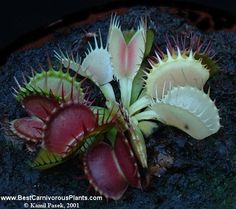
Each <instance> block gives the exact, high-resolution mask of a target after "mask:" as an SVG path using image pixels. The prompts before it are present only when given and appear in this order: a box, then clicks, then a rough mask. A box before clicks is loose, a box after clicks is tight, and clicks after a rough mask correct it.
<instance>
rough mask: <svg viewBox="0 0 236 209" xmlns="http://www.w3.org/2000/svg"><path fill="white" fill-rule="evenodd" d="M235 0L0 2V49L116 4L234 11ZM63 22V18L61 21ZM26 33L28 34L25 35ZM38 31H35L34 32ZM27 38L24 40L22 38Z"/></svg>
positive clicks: (230, 12)
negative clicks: (58, 23) (52, 26)
mask: <svg viewBox="0 0 236 209" xmlns="http://www.w3.org/2000/svg"><path fill="white" fill-rule="evenodd" d="M234 2H235V0H224V1H222V0H218V1H213V0H183V1H179V0H172V1H167V0H165V1H157V0H156V1H148V0H146V1H119V0H96V1H94V0H67V1H56V0H48V1H42V0H40V1H23V0H22V1H13V0H6V1H3V2H2V6H1V12H0V26H1V32H0V52H2V51H4V50H5V51H7V50H8V51H9V49H10V48H11V46H12V45H20V44H21V43H20V41H19V40H21V39H22V38H23V39H29V38H30V37H32V36H35V35H37V33H40V31H42V30H45V28H47V26H48V25H49V24H50V23H52V22H55V21H57V20H58V19H62V18H64V20H68V21H70V20H71V19H73V18H74V17H75V16H76V18H77V19H80V18H81V19H83V18H85V17H86V16H87V15H88V14H89V13H92V12H98V11H104V10H106V9H108V8H112V7H117V6H130V5H135V4H136V5H138V4H152V5H153V4H156V5H170V6H176V5H177V6H179V7H180V8H184V7H198V9H199V8H200V9H201V8H202V9H203V10H205V9H207V8H213V9H216V11H218V12H225V13H227V14H231V15H234V16H235V15H236V7H235V6H234ZM64 24H65V22H64ZM27 34H28V36H27ZM38 35H39V34H38ZM24 41H27V40H24Z"/></svg>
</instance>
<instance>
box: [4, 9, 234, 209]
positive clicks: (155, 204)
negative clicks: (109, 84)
mask: <svg viewBox="0 0 236 209" xmlns="http://www.w3.org/2000/svg"><path fill="white" fill-rule="evenodd" d="M144 15H147V16H148V20H149V26H150V27H151V28H152V30H154V31H155V44H156V45H158V46H159V47H160V48H162V49H165V35H166V34H169V35H177V34H184V33H189V32H194V33H196V34H198V35H201V36H203V37H204V38H206V39H207V40H211V41H212V47H213V49H214V50H215V51H216V54H217V55H216V57H215V59H216V60H219V61H218V64H219V67H220V70H219V73H218V74H217V75H215V76H214V77H213V78H211V79H210V80H209V82H208V83H207V85H209V86H210V87H211V97H212V98H213V99H214V98H215V99H216V106H217V107H218V108H219V109H220V116H221V118H222V119H221V123H222V125H223V126H224V127H223V128H221V129H220V131H219V132H218V133H217V134H215V135H213V136H211V137H209V138H207V139H205V140H203V141H196V140H194V139H192V138H191V137H189V136H187V135H186V134H184V133H182V132H181V131H179V130H177V129H175V128H172V127H166V126H164V125H161V124H160V126H159V128H158V129H157V131H156V132H155V133H154V134H153V135H152V136H151V137H150V138H149V139H147V140H146V142H147V147H148V161H149V163H150V164H151V163H153V162H155V161H156V158H157V155H158V153H159V152H160V150H161V149H163V150H165V151H168V153H169V154H170V155H171V156H173V158H174V164H173V166H172V167H171V168H169V169H168V171H167V172H166V173H165V174H163V175H162V176H161V177H155V178H154V179H153V181H152V184H151V186H150V188H149V189H148V190H147V191H141V190H136V189H132V188H129V189H128V191H127V192H126V193H125V195H124V197H123V198H122V199H121V200H119V201H117V202H115V201H108V203H107V201H105V200H104V201H81V202H80V208H86V209H93V208H96V209H98V208H100V209H108V208H109V209H128V208H132V209H139V208H142V209H186V208H188V209H218V208H219V209H234V208H236V206H235V205H236V196H235V194H236V186H235V185H236V177H235V174H236V155H235V153H236V129H235V127H236V88H235V87H236V48H235V46H236V34H235V33H230V32H211V33H207V34H205V33H203V32H201V31H199V30H198V29H197V28H195V27H193V26H190V25H188V24H187V23H186V21H185V20H184V19H181V18H176V17H174V16H172V15H170V14H168V13H166V12H163V11H161V10H160V9H158V8H146V7H136V8H132V9H130V10H129V11H128V12H127V14H124V15H122V16H121V23H122V28H124V29H129V28H131V27H134V26H135V25H137V23H138V20H139V19H138V18H137V17H139V16H144ZM109 21H110V16H107V17H104V19H102V20H98V21H97V22H96V24H95V23H91V24H88V25H84V27H83V29H82V28H78V27H76V26H74V27H70V33H68V34H64V33H62V32H58V31H57V32H55V34H54V35H55V40H54V41H52V42H49V43H45V45H43V46H42V47H41V48H35V49H28V50H25V51H21V52H15V53H12V55H11V56H10V57H9V59H8V61H7V63H6V64H5V65H4V66H2V67H1V70H0V83H1V86H0V111H1V114H0V117H1V121H2V120H3V117H4V115H3V113H5V114H6V117H7V118H6V119H7V120H12V119H15V118H19V117H23V116H25V115H26V113H25V112H24V111H23V109H22V108H21V106H20V104H19V103H18V102H17V101H16V99H15V98H14V97H13V96H12V94H11V87H12V86H14V87H16V84H15V82H14V76H15V77H16V78H17V79H18V80H19V81H20V82H22V76H21V73H22V72H23V73H24V74H29V73H30V66H31V67H33V68H35V69H40V68H39V65H42V66H43V67H44V68H46V67H47V56H49V57H51V59H52V64H53V66H54V67H57V66H58V65H59V63H58V61H57V60H56V59H55V58H54V57H53V50H57V49H58V45H59V46H60V48H61V49H62V50H66V49H72V47H71V46H72V43H74V42H75V41H76V40H80V39H81V38H82V37H83V35H84V30H85V31H89V32H97V31H98V28H100V29H101V33H102V36H103V39H104V41H105V39H106V37H107V31H108V28H109ZM78 43H80V41H79V42H78ZM86 47H87V45H86V44H85V43H84V42H81V44H80V45H79V46H78V48H79V49H80V51H79V53H80V54H81V55H82V56H83V53H84V50H85V49H86ZM92 96H93V97H94V98H96V97H98V96H99V97H100V96H101V93H99V94H98V93H97V91H92ZM199 131H200V130H199ZM32 157H33V153H29V152H28V151H27V149H26V147H25V144H24V143H23V142H22V141H21V140H19V139H17V138H15V137H11V136H7V135H6V134H4V133H3V132H1V133H0V194H1V195H18V194H22V195H30V194H37V195H70V194H72V195H95V194H96V193H94V192H90V193H88V192H86V189H87V186H88V182H87V181H83V180H78V178H77V177H78V176H81V175H83V172H82V170H81V168H80V166H79V162H78V161H70V162H68V163H66V164H65V165H62V166H59V167H58V168H54V169H52V170H49V171H45V172H39V171H36V170H33V169H31V168H30V167H29V165H28V162H29V160H30V159H32ZM22 204H23V203H22V202H20V201H11V202H4V201H0V208H4V209H19V208H23V206H22Z"/></svg>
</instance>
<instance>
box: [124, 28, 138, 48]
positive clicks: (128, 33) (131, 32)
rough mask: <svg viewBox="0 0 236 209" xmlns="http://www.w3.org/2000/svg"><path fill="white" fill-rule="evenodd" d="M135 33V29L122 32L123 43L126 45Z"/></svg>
mask: <svg viewBox="0 0 236 209" xmlns="http://www.w3.org/2000/svg"><path fill="white" fill-rule="evenodd" d="M135 33H136V31H135V30H127V31H124V32H123V35H124V39H125V43H126V44H127V45H128V44H129V42H130V40H131V39H132V37H133V36H134V34H135Z"/></svg>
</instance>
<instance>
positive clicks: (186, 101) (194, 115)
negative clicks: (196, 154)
mask: <svg viewBox="0 0 236 209" xmlns="http://www.w3.org/2000/svg"><path fill="white" fill-rule="evenodd" d="M152 109H153V110H154V111H155V112H156V114H157V118H158V120H160V121H161V122H163V123H166V124H167V125H171V126H174V127H177V128H179V129H181V130H182V131H184V132H186V133H187V134H189V135H190V136H192V137H193V138H195V139H204V138H206V137H208V136H210V135H212V134H214V133H216V132H217V131H218V130H219V128H220V122H219V113H218V109H217V108H216V106H215V104H214V102H213V101H212V100H211V99H210V97H209V96H208V95H207V94H205V93H204V92H203V91H201V90H199V89H196V88H194V87H190V86H185V87H174V88H173V89H172V90H169V91H168V93H167V94H166V95H165V96H164V97H163V98H162V100H159V101H158V102H155V103H154V104H153V105H152Z"/></svg>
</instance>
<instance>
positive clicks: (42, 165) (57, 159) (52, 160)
mask: <svg viewBox="0 0 236 209" xmlns="http://www.w3.org/2000/svg"><path fill="white" fill-rule="evenodd" d="M64 161H65V158H63V157H62V156H60V155H58V154H55V153H52V152H50V151H48V150H46V149H41V150H40V151H39V153H38V154H37V156H36V158H35V159H34V161H33V162H32V163H31V167H32V168H35V169H39V170H46V169H49V168H51V167H54V166H57V165H59V164H61V163H63V162H64Z"/></svg>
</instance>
